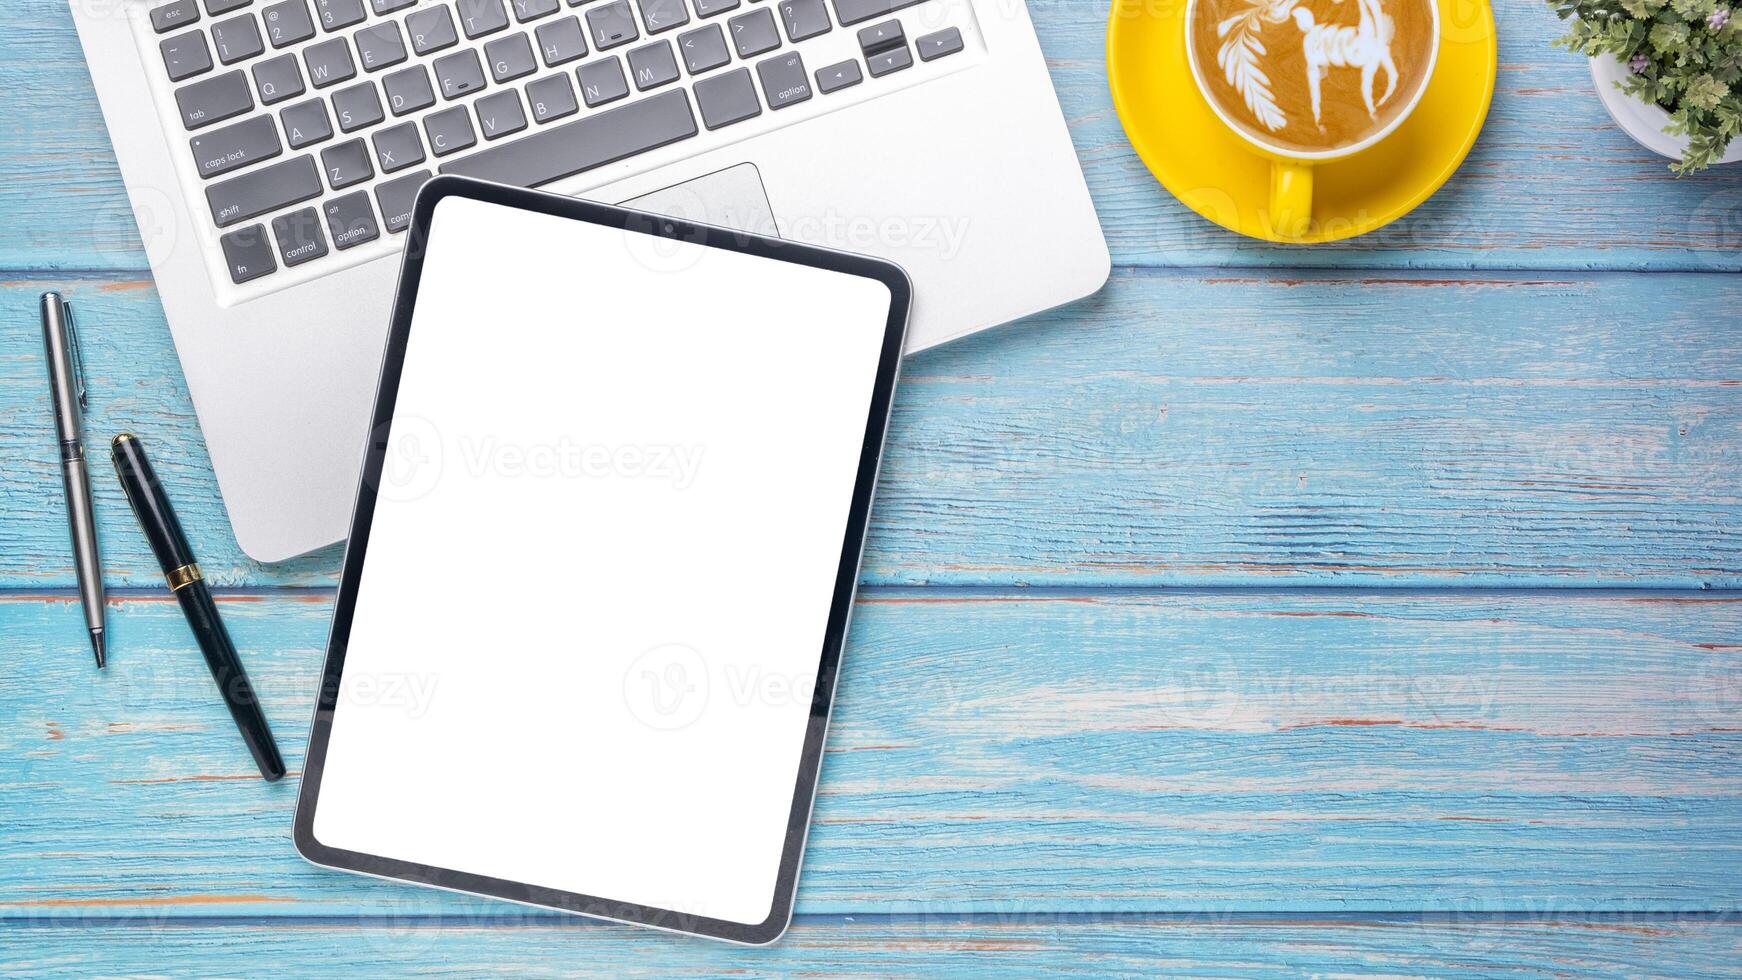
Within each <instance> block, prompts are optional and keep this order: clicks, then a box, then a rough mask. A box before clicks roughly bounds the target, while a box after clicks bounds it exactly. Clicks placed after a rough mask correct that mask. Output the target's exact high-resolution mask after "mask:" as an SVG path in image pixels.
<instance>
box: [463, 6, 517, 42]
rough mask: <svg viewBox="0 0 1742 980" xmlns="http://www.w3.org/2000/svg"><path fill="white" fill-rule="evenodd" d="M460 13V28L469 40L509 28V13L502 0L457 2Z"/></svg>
mask: <svg viewBox="0 0 1742 980" xmlns="http://www.w3.org/2000/svg"><path fill="white" fill-rule="evenodd" d="M455 9H457V10H459V12H460V27H461V28H462V29H464V30H465V32H466V36H467V37H468V38H479V37H483V36H484V35H486V34H494V33H496V32H497V31H499V30H502V29H503V28H505V27H507V26H508V11H506V10H504V9H503V8H502V0H455Z"/></svg>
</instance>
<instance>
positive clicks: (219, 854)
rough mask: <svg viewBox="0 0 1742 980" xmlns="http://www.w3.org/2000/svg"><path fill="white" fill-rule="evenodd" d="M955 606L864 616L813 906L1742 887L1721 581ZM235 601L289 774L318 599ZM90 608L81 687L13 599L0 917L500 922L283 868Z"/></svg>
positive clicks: (1, 615) (1529, 900) (1715, 897)
mask: <svg viewBox="0 0 1742 980" xmlns="http://www.w3.org/2000/svg"><path fill="white" fill-rule="evenodd" d="M940 592H941V590H936V589H924V590H911V591H904V590H878V591H877V592H876V593H875V594H873V595H871V596H870V597H868V598H865V599H862V600H861V603H860V608H859V610H858V613H857V616H856V618H855V620H854V632H853V635H852V640H851V645H850V649H849V651H848V653H847V656H846V661H845V672H844V675H843V679H842V683H841V687H840V691H839V698H840V700H839V710H838V711H837V713H836V717H835V724H834V727H833V729H832V732H831V735H830V745H829V754H828V761H827V763H826V765H825V771H824V779H823V784H822V791H821V794H820V796H819V798H818V805H817V812H816V819H815V825H814V828H813V830H812V833H811V837H810V845H809V850H808V853H807V858H806V861H807V866H806V871H805V875H804V883H803V887H802V888H801V891H800V896H799V898H800V901H799V905H800V911H801V912H807V913H813V914H818V913H855V912H867V911H871V912H913V913H920V914H927V915H931V914H938V913H943V912H949V913H955V912H993V913H1000V914H1011V915H1027V914H1032V913H1037V912H1049V913H1056V912H1075V911H1080V912H1098V913H1110V912H1156V911H1181V912H1190V911H1199V912H1202V911H1256V912H1283V911H1291V910H1314V911H1319V910H1343V911H1398V910H1418V909H1427V910H1433V911H1436V912H1445V913H1467V912H1482V913H1489V912H1507V911H1517V910H1534V911H1539V912H1554V913H1564V912H1577V911H1584V910H1599V911H1649V910H1658V911H1697V910H1712V909H1734V908H1736V907H1737V904H1738V902H1742V845H1739V844H1738V842H1739V841H1742V688H1739V686H1738V681H1739V678H1742V642H1738V639H1739V637H1742V596H1736V595H1727V596H1706V597H1690V596H1686V595H1681V596H1666V595H1660V594H1634V593H1629V594H1622V595H1614V594H1609V595H1602V594H1590V593H1552V592H1551V593H1528V594H1517V595H1501V594H1489V593H1455V592H1452V593H1447V592H1430V593H1421V594H1412V593H1408V592H1401V591H1395V590H1394V591H1384V590H1382V591H1377V592H1367V593H1362V592H1355V591H1350V590H1331V591H1324V592H1317V591H1306V592H1301V591H1286V592H1280V593H1257V592H1254V593H1189V592H1156V593H1149V594H1126V595H1120V594H1116V593H1111V592H1106V591H1102V590H1081V591H1062V592H1059V593H1057V594H1054V595H1043V594H1035V593H1034V592H1032V591H1022V590H1018V591H1016V592H1011V593H997V592H991V591H986V592H978V591H969V592H958V593H953V594H952V593H946V594H940ZM223 607H224V612H225V616H226V619H227V621H228V623H229V624H230V627H231V629H232V631H233V633H234V635H235V636H236V639H237V642H238V644H239V646H240V647H241V648H242V649H243V650H244V651H245V659H246V662H247V664H248V667H249V669H250V672H251V673H252V675H253V676H254V678H255V680H256V682H257V685H258V687H259V689H260V691H261V695H262V698H263V701H264V702H265V704H266V706H267V710H268V714H269V716H270V718H271V720H272V722H273V724H274V726H275V727H276V729H277V732H278V734H279V737H280V740H281V743H282V746H283V748H284V751H285V756H286V760H287V762H288V764H289V765H290V766H291V768H292V769H293V770H297V769H299V768H300V765H301V761H302V750H303V741H304V735H303V733H304V730H305V726H306V724H307V717H308V711H309V707H310V705H311V704H312V696H313V690H314V686H315V683H316V675H317V671H318V665H319V661H320V658H321V650H322V646H323V643H324V636H325V631H326V625H327V618H328V615H329V608H330V607H329V601H328V599H326V598H325V597H323V596H319V595H310V594H307V593H297V592H292V593H288V594H268V595H244V596H230V597H227V598H225V599H224V601H223ZM112 612H113V614H114V616H113V619H112V620H111V623H112V631H113V640H112V643H111V649H112V651H113V659H112V666H111V668H110V670H108V671H107V672H105V673H103V674H98V673H97V672H96V671H95V670H93V669H92V668H91V666H90V663H89V656H88V653H87V651H86V650H85V647H84V637H83V633H82V631H81V627H80V620H79V618H78V610H77V606H76V604H75V603H74V602H72V601H71V600H70V599H68V598H66V597H63V596H52V597H46V598H37V597H31V596H29V595H26V594H20V593H11V594H7V595H5V596H4V597H0V635H3V636H5V637H6V638H7V649H8V651H9V653H10V654H11V655H10V656H8V657H6V658H3V659H0V718H5V719H7V722H6V724H5V725H3V726H0V826H5V827H7V828H8V832H7V833H6V834H4V835H0V866H4V867H5V868H6V869H7V870H6V874H5V875H3V876H0V915H17V916H26V917H29V916H36V915H45V914H47V915H61V914H65V915H71V916H104V915H124V916H135V915H153V916H154V915H182V914H220V915H256V914H259V915H326V916H332V915H365V916H387V917H393V918H403V917H405V916H412V915H448V914H467V915H469V914H486V913H483V912H481V911H480V910H483V909H493V910H495V911H497V912H500V911H501V910H500V909H499V908H498V907H496V906H494V905H490V904H489V903H485V902H482V901H480V900H473V899H466V898H461V897H457V896H452V895H446V894H442V893H437V892H432V891H427V890H422V889H413V888H404V887H397V886H390V885H383V884H381V883H378V882H373V881H369V880H365V879H360V878H355V877H352V876H348V875H343V874H337V873H333V872H328V871H323V870H319V869H316V868H313V867H311V866H309V865H306V864H304V863H303V862H302V861H301V860H299V859H298V858H297V857H296V855H295V854H294V852H293V850H292V848H291V845H290V842H289V828H290V822H291V809H292V802H293V797H294V793H295V785H294V783H295V780H294V779H293V780H287V781H286V782H284V783H281V784H279V785H275V786H269V785H266V784H263V783H261V782H260V781H259V780H258V778H257V777H255V776H254V775H253V773H252V769H251V766H250V764H249V762H248V759H247V756H246V754H245V752H244V751H243V749H242V747H241V744H240V742H239V741H238V739H237V736H236V733H235V731H234V729H233V727H232V725H231V723H230V721H229V719H228V717H227V716H226V715H225V714H224V711H223V708H222V707H221V705H220V704H219V703H218V702H217V700H216V699H215V698H214V697H213V692H212V689H211V682H210V679H209V678H208V677H207V676H206V675H205V668H204V666H203V664H202V663H201V661H200V658H199V656H198V654H197V652H196V651H195V650H194V648H193V647H192V645H191V643H190V641H189V638H188V636H187V632H186V627H185V626H184V625H183V623H182V621H181V619H180V616H179V614H178V612H177V610H176V608H175V607H174V606H173V604H172V603H171V602H170V601H169V600H167V599H166V598H150V599H146V598H124V599H118V600H115V601H114V603H113V608H112ZM394 680H395V679H384V680H383V683H382V685H381V689H380V690H379V691H378V692H377V695H376V696H379V697H381V698H383V699H387V698H393V699H396V700H398V701H399V702H401V703H404V704H405V705H406V707H407V710H418V709H419V706H420V705H427V704H428V699H429V698H433V697H439V696H440V688H439V679H434V678H406V679H404V683H397V682H394V683H390V681H394ZM780 680H782V679H779V678H773V679H762V678H736V679H732V678H727V679H723V680H711V681H710V683H709V686H708V688H707V696H709V697H714V696H728V697H778V696H786V694H785V693H784V692H788V691H789V690H790V689H789V688H788V687H783V686H781V685H780V684H779V683H776V682H777V681H780ZM420 698H421V699H423V700H419V699H420Z"/></svg>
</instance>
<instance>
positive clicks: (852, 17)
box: [835, 0, 924, 27]
mask: <svg viewBox="0 0 1742 980" xmlns="http://www.w3.org/2000/svg"><path fill="white" fill-rule="evenodd" d="M922 2H924V0H835V17H836V19H838V20H839V21H840V22H841V26H842V27H845V26H847V25H848V24H857V23H859V22H860V21H863V20H870V19H871V18H873V17H882V16H883V15H884V14H893V13H895V12H896V11H897V10H901V9H903V8H905V7H911V6H913V5H914V4H916V3H922Z"/></svg>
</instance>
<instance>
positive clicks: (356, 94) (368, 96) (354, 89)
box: [333, 82, 386, 133]
mask: <svg viewBox="0 0 1742 980" xmlns="http://www.w3.org/2000/svg"><path fill="white" fill-rule="evenodd" d="M333 115H335V116H337V117H338V118H339V131H340V132H344V133H350V132H355V131H356V130H359V129H362V128H363V127H365V126H373V125H375V124H376V123H378V122H380V121H381V120H382V119H384V118H386V117H385V116H383V115H382V113H381V96H379V95H376V94H375V83H374V82H364V83H363V84H361V85H353V86H351V87H350V88H342V89H339V90H338V91H337V92H334V93H333Z"/></svg>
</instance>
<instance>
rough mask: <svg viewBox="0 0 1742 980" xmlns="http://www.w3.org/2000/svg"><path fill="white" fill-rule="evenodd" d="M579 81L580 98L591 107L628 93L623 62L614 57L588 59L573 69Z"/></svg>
mask: <svg viewBox="0 0 1742 980" xmlns="http://www.w3.org/2000/svg"><path fill="white" fill-rule="evenodd" d="M575 77H576V78H578V79H579V80H580V83H581V98H582V99H585V100H586V103H587V106H588V107H589V108H591V107H592V106H596V105H604V104H605V103H607V102H612V101H615V100H617V99H621V98H622V97H624V96H625V95H628V94H629V83H628V82H625V81H624V80H623V63H622V62H620V61H618V60H617V59H616V58H601V59H599V60H598V61H589V62H587V63H586V64H584V65H582V66H581V67H580V68H578V69H576V70H575Z"/></svg>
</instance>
